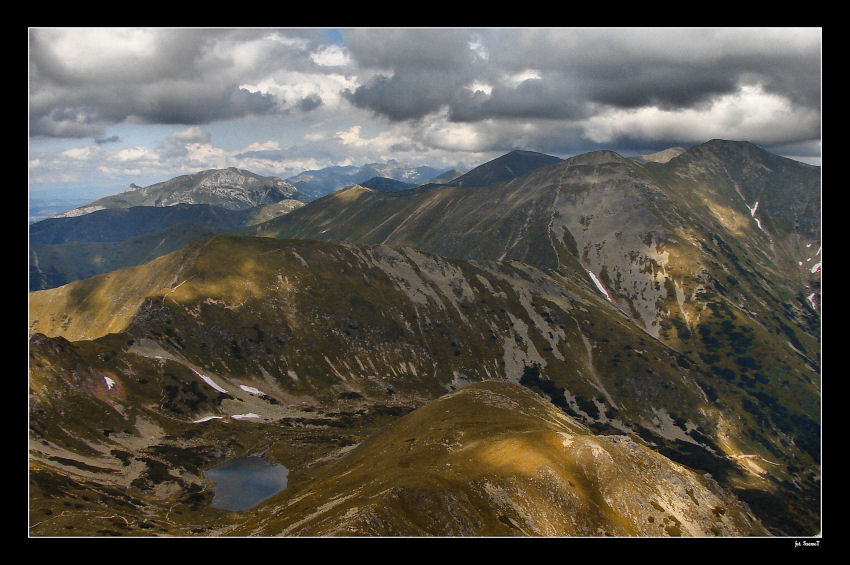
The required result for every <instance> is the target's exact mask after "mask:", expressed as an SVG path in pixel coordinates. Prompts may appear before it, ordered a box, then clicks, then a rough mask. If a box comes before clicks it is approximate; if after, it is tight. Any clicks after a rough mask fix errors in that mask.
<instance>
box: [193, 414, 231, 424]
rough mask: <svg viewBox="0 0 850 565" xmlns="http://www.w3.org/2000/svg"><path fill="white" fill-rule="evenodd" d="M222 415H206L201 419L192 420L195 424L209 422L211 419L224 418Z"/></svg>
mask: <svg viewBox="0 0 850 565" xmlns="http://www.w3.org/2000/svg"><path fill="white" fill-rule="evenodd" d="M223 419H224V418H223V417H222V416H204V417H203V418H201V419H200V420H195V421H194V422H192V423H193V424H200V423H201V422H209V421H210V420H223Z"/></svg>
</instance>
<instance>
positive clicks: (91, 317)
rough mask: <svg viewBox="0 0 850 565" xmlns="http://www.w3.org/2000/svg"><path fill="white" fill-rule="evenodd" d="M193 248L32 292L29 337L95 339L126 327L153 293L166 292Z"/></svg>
mask: <svg viewBox="0 0 850 565" xmlns="http://www.w3.org/2000/svg"><path fill="white" fill-rule="evenodd" d="M188 249H189V248H187V249H184V250H180V251H175V252H173V253H170V254H168V255H164V256H162V257H159V258H157V259H154V260H153V261H151V262H150V263H146V264H144V265H139V266H137V267H127V268H124V269H119V270H117V271H112V272H109V273H106V274H103V275H98V276H94V277H91V278H88V279H83V280H80V281H75V282H73V283H70V284H67V285H64V286H61V287H58V288H53V289H49V290H41V291H35V292H30V293H29V329H30V335H32V334H34V333H43V334H44V335H46V336H49V337H54V336H62V337H64V338H66V339H69V340H72V341H73V340H79V339H94V338H97V337H101V336H104V335H106V334H108V333H117V332H120V331H122V330H124V329H125V328H126V327H127V325H128V324H129V323H130V321H131V320H132V319H133V318H134V316H135V315H136V313H137V312H138V309H139V307H140V306H141V304H142V302H143V301H144V299H145V298H146V297H148V296H150V295H151V293H152V292H156V291H157V290H160V289H161V290H162V292H167V291H168V287H169V286H171V285H172V284H173V283H174V277H175V276H177V274H178V273H179V272H180V270H181V265H183V264H184V262H185V259H186V256H187V251H188Z"/></svg>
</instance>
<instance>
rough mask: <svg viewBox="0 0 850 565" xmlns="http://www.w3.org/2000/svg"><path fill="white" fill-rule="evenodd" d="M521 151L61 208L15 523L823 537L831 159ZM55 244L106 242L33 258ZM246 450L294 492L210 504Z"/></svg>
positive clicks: (741, 151)
mask: <svg viewBox="0 0 850 565" xmlns="http://www.w3.org/2000/svg"><path fill="white" fill-rule="evenodd" d="M540 155H541V154H532V153H531V152H520V153H516V152H515V153H512V154H508V155H506V156H505V159H498V160H496V161H494V162H492V163H489V164H485V165H482V167H479V168H477V169H473V170H472V171H470V172H468V173H466V174H463V175H457V176H455V177H454V178H453V179H449V180H446V181H445V184H440V183H441V182H443V181H442V180H440V181H439V182H431V183H423V184H419V185H415V186H413V187H412V188H404V187H402V186H400V185H393V184H392V183H387V182H383V184H381V183H377V182H376V183H374V184H375V186H394V187H395V188H392V189H388V190H387V191H384V190H379V189H376V188H369V187H365V186H361V185H352V186H349V187H347V188H343V189H341V190H337V191H335V192H332V193H330V194H327V195H324V196H321V197H319V198H317V199H315V200H312V201H310V202H308V203H306V204H303V205H302V203H300V202H299V204H298V205H292V206H284V207H280V206H278V208H276V209H274V210H266V212H265V214H264V213H263V212H262V209H261V208H260V207H258V206H257V204H260V203H262V204H263V206H275V205H277V204H278V203H280V202H286V201H287V200H288V199H293V200H294V199H295V198H294V196H297V195H296V193H295V192H292V191H289V192H287V194H286V198H283V196H281V195H278V196H275V197H274V198H279V200H277V201H276V202H266V201H264V200H262V199H261V198H259V197H252V200H251V202H250V204H251V206H247V205H245V206H244V207H243V208H241V209H239V210H236V209H230V210H228V211H227V212H224V211H222V210H221V209H220V208H218V207H215V206H212V205H211V204H209V202H206V203H203V202H195V201H194V200H192V201H191V202H185V201H184V198H183V197H182V196H179V195H177V196H173V197H171V200H170V201H173V202H175V203H176V202H181V203H180V204H177V205H173V204H168V205H163V206H161V207H159V208H157V207H155V206H150V208H151V209H148V208H147V206H146V205H142V206H133V207H126V206H124V204H114V203H113V204H114V207H111V208H107V209H103V210H98V211H91V212H89V213H81V214H79V215H73V214H72V215H71V216H73V217H66V218H57V219H55V220H54V223H57V226H58V221H59V220H61V221H62V226H64V227H63V229H67V230H68V231H67V233H68V234H70V235H68V236H67V238H68V239H66V240H62V239H52V240H44V241H34V242H33V243H32V244H31V246H30V254H31V257H32V254H33V253H35V254H36V255H35V256H36V257H37V258H38V261H37V262H36V261H32V260H31V266H30V272H31V281H30V289H31V292H30V293H29V321H28V324H29V331H28V335H29V451H30V471H29V481H30V534H31V535H33V536H107V535H131V536H151V535H156V536H160V535H162V536H175V535H176V536H196V535H201V536H276V535H284V536H296V535H304V536H326V535H343V536H422V535H436V536H514V535H520V536H601V537H604V536H615V537H622V536H651V537H654V536H680V535H682V536H698V537H701V536H708V537H711V536H792V535H793V536H799V535H813V534H815V533H817V532H818V531H820V528H821V526H820V522H821V515H820V507H821V482H820V480H821V479H820V473H821V471H820V462H821V455H822V454H821V360H820V358H821V353H820V351H821V349H820V348H821V328H820V319H821V318H820V316H821V311H820V304H821V302H820V280H821V270H820V265H821V252H820V250H821V232H820V230H821V227H820V213H821V211H820V210H821V200H820V174H821V173H820V168H819V167H813V166H810V165H805V164H802V163H798V162H795V161H791V160H789V159H785V158H782V157H778V156H775V155H772V154H770V153H768V152H766V151H764V150H762V149H759V148H757V147H755V146H754V145H752V144H749V143H746V142H732V141H723V140H712V141H709V142H707V143H705V144H702V145H698V146H695V147H692V148H690V149H687V150H685V149H682V148H674V149H671V150H669V151H667V152H660V153H659V154H655V155H644V156H642V158H641V159H628V158H624V157H622V156H620V155H618V154H617V153H614V152H611V151H596V152H592V153H586V154H582V155H577V156H574V157H571V158H569V159H566V160H560V159H556V158H552V159H546V157H549V156H542V157H541V156H540ZM506 159H507V160H509V161H510V160H516V159H523V160H528V162H529V163H533V164H529V165H527V168H525V169H523V168H522V167H520V166H519V165H518V164H514V165H513V166H509V167H507V168H505V167H504V164H505V162H506ZM510 162H511V163H518V162H516V161H510ZM505 170H511V171H515V173H514V174H515V176H510V175H508V176H507V177H506V176H504V175H505V173H504V171H505ZM437 172H438V171H436V170H429V171H427V173H428V174H433V176H432V177H430V178H433V177H436V176H437V175H436V174H434V173H437ZM453 174H454V173H453ZM450 176H451V175H450ZM470 179H471V180H470ZM373 180H374V179H373ZM281 182H285V181H281ZM395 182H402V181H401V180H400V179H395ZM163 184H167V183H163ZM181 186H182V185H181ZM396 188H398V189H400V188H404V189H403V190H400V191H396ZM160 189H161V187H159V188H158V189H157V190H160ZM197 189H198V188H197V185H192V188H191V189H190V192H191V191H196V190H197ZM297 190H300V188H299V189H297ZM151 192H153V191H151ZM157 194H159V193H157ZM163 195H164V193H163V194H159V196H157V197H158V198H164V196H163ZM227 198H228V201H230V202H236V201H239V202H242V201H243V198H242V196H233V194H231V193H228V197H227ZM258 198H259V199H258ZM263 198H266V197H263ZM164 201H165V200H163V202H164ZM170 201H169V202H170ZM107 204H109V202H108V201H107ZM101 205H103V203H101V204H97V206H101ZM110 206H113V205H110ZM284 208H286V209H284ZM117 209H122V212H121V214H122V215H121V218H122V223H123V225H124V227H125V228H126V229H125V231H124V232H122V233H120V235H118V234H116V232H115V230H114V229H113V228H110V227H105V228H100V229H96V228H95V227H93V226H97V222H101V221H102V222H104V224H103V225H104V226H110V225H112V224H111V223H110V220H108V216H109V215H115V214H117V213H118V212H116V210H117ZM142 214H147V216H142ZM165 214H168V215H169V216H168V218H166V215H165ZM189 216H191V222H189V221H188V219H187V218H188V217H189ZM136 217H138V218H140V219H139V220H134V221H128V220H129V219H130V218H136ZM203 217H207V218H210V219H209V221H207V222H206V223H204V221H202V218H203ZM141 218H144V219H141ZM155 222H160V223H158V224H156V226H157V228H158V230H154V229H153V228H152V227H151V225H152V223H155ZM42 224H43V223H42ZM133 226H139V227H138V229H137V231H132V229H136V228H133ZM40 229H41V230H43V233H44V234H45V237H54V238H59V235H58V234H60V233H63V232H62V231H61V230H59V229H58V227H50V226H45V225H42V226H39V224H33V226H31V239H32V238H33V237H34V234H36V233H39V231H38V230H40ZM146 230H151V231H146ZM110 233H111V234H112V236H111V239H110V237H109V236H108V234H110ZM81 234H85V235H81ZM105 234H107V235H105ZM175 234H176V235H175ZM84 239H85V240H86V241H84ZM137 241H138V242H141V243H136V242H137ZM146 242H147V243H146ZM48 246H76V247H75V248H74V249H71V250H69V251H67V253H66V254H65V255H62V257H63V258H62V259H60V258H58V257H59V256H58V255H57V256H56V257H57V258H56V259H55V260H54V262H53V264H54V265H60V264H61V261H67V262H69V263H70V262H71V261H72V260H71V259H69V258H70V257H74V258H76V259H74V260H73V261H76V263H75V265H79V264H81V263H88V262H91V257H93V256H95V255H97V256H100V257H106V256H108V255H109V254H112V256H114V259H110V260H108V261H107V260H103V261H101V262H102V263H103V265H104V266H103V267H102V268H101V269H99V270H92V269H90V268H89V269H88V270H85V269H83V268H80V267H78V266H77V267H73V268H72V267H66V268H63V269H62V270H61V273H60V269H59V267H56V268H55V273H54V274H53V275H50V276H48V273H49V272H53V271H48V270H47V268H46V267H43V265H46V264H47V260H46V259H45V258H46V257H49V256H50V255H49V254H50V253H59V252H58V251H55V250H54V248H51V247H48ZM84 246H88V247H84ZM96 246H102V247H96ZM132 246H135V247H137V248H138V250H137V251H131V249H133V247H132ZM152 248H153V249H157V251H156V252H154V251H152ZM81 257H82V258H86V257H88V259H80V258H81ZM36 263H38V264H42V267H38V268H37V269H36V270H35V271H34V270H33V266H34V264H36ZM36 266H37V265H36ZM816 266H817V268H815V267H816ZM51 277H53V278H51ZM33 280H38V281H42V282H40V283H39V287H38V288H33ZM255 454H260V455H262V456H263V457H265V458H266V459H268V460H269V461H274V462H276V463H279V464H282V465H285V466H286V468H287V469H288V484H287V487H286V488H285V489H284V490H282V491H281V492H279V493H278V494H276V495H274V496H272V497H271V498H269V499H267V500H265V501H263V502H262V503H260V504H259V505H258V506H257V507H255V508H254V509H252V510H250V511H248V512H231V511H225V510H220V509H216V508H213V507H212V506H211V504H210V503H211V500H212V497H213V493H212V492H211V491H212V486H211V483H210V481H209V480H208V479H206V478H205V477H204V472H205V471H206V470H208V469H210V468H212V467H214V466H215V465H217V464H220V463H222V462H224V461H227V460H230V459H233V458H237V457H243V456H246V455H255Z"/></svg>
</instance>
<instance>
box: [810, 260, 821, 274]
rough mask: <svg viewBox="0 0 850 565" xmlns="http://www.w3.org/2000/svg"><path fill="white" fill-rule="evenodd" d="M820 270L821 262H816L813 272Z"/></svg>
mask: <svg viewBox="0 0 850 565" xmlns="http://www.w3.org/2000/svg"><path fill="white" fill-rule="evenodd" d="M818 271H820V262H818V263H816V264H815V266H814V267H812V274H814V273H817V272H818Z"/></svg>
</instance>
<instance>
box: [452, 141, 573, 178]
mask: <svg viewBox="0 0 850 565" xmlns="http://www.w3.org/2000/svg"><path fill="white" fill-rule="evenodd" d="M560 162H561V159H560V158H558V157H554V156H552V155H546V154H545V153H538V152H536V151H525V150H521V149H515V150H513V151H511V152H509V153H505V154H504V155H502V156H501V157H496V158H495V159H493V160H492V161H488V162H486V163H484V164H483V165H479V166H478V167H475V168H474V169H472V170H471V171H469V172H468V173H466V174H464V175H461V176H459V177H457V178H456V179H454V180H453V181H451V182H449V183H447V184H449V185H451V186H487V185H490V184H493V183H497V182H505V181H509V180H511V179H514V178H517V177H520V176H522V175H524V174H526V173H528V172H531V171H533V170H534V169H539V168H540V167H545V166H547V165H553V164H555V163H560Z"/></svg>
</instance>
